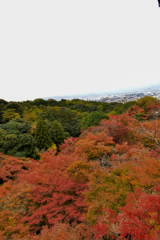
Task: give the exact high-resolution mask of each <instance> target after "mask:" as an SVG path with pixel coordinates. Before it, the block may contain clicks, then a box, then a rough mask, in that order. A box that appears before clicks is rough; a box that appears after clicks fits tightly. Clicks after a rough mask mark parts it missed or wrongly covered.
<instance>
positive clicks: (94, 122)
mask: <svg viewBox="0 0 160 240" xmlns="http://www.w3.org/2000/svg"><path fill="white" fill-rule="evenodd" d="M101 119H109V117H108V115H107V114H106V113H104V112H101V111H95V112H91V113H90V114H88V115H87V116H86V117H84V118H83V120H82V128H83V130H85V129H87V128H88V127H91V126H98V125H99V123H100V121H101Z"/></svg>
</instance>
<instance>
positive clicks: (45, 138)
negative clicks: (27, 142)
mask: <svg viewBox="0 0 160 240" xmlns="http://www.w3.org/2000/svg"><path fill="white" fill-rule="evenodd" d="M35 139H36V141H37V144H38V145H37V146H38V148H39V149H45V150H46V149H48V148H49V147H51V146H52V140H51V134H50V132H49V130H48V127H47V124H46V122H45V121H44V120H43V119H42V118H41V117H40V118H39V119H38V121H37V126H36V130H35Z"/></svg>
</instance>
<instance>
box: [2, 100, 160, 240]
mask: <svg viewBox="0 0 160 240" xmlns="http://www.w3.org/2000/svg"><path fill="white" fill-rule="evenodd" d="M159 109H160V106H159V102H157V101H152V102H150V101H149V100H143V101H139V102H137V104H136V105H135V106H132V107H131V108H130V109H129V110H128V111H127V112H126V113H123V114H122V115H120V116H117V115H109V118H110V119H109V120H106V119H103V120H102V121H101V123H100V124H99V125H98V126H92V127H89V128H88V129H86V130H84V131H83V130H82V133H81V135H80V136H79V137H77V138H73V137H70V138H67V139H65V140H64V143H63V144H61V145H60V146H59V153H58V154H57V152H56V151H55V150H54V149H53V148H50V149H48V150H46V151H42V152H41V153H40V160H34V159H30V158H17V157H13V156H8V155H4V154H0V239H2V240H3V239H4V240H6V239H9V240H10V239H11V240H20V239H22V240H30V239H33V240H50V239H55V240H75V239H76V240H96V239H97V240H98V239H99V240H103V239H106V240H111V239H112V240H116V239H118V240H125V239H128V240H131V239H132V240H142V239H144V240H158V239H160V120H159V116H158V113H157V112H158V111H159ZM31 131H32V134H34V127H32V130H31Z"/></svg>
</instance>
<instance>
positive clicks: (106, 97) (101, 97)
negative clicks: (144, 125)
mask: <svg viewBox="0 0 160 240" xmlns="http://www.w3.org/2000/svg"><path fill="white" fill-rule="evenodd" d="M145 96H151V97H155V98H157V99H158V100H160V88H156V89H150V88H145V89H143V90H142V89H141V90H134V91H132V92H128V91H126V92H124V93H122V92H121V93H99V94H98V93H93V94H86V95H76V96H73V95H72V96H71V95H70V96H55V97H48V98H44V99H45V100H47V99H49V98H50V99H55V100H57V101H59V100H61V99H66V100H72V99H81V100H85V101H98V102H108V103H111V102H118V103H126V102H130V101H137V100H138V99H140V98H142V97H145Z"/></svg>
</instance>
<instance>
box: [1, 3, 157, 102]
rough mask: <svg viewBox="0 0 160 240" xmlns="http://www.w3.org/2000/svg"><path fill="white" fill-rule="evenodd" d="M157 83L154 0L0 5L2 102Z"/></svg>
mask: <svg viewBox="0 0 160 240" xmlns="http://www.w3.org/2000/svg"><path fill="white" fill-rule="evenodd" d="M158 82H160V8H159V7H158V1H157V0H134V1H133V0H132V1H131V0H121V1H120V0H100V1H98V0H96V1H95V0H67V1H66V0H46V1H44V0H43V1H41V0H27V1H22V0H14V1H13V0H8V1H0V98H3V99H5V100H7V101H11V100H12V101H22V100H27V99H30V100H32V99H35V98H43V97H48V96H58V95H69V94H78V93H95V92H104V91H113V90H121V89H125V88H128V87H133V86H143V85H147V84H149V83H158Z"/></svg>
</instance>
